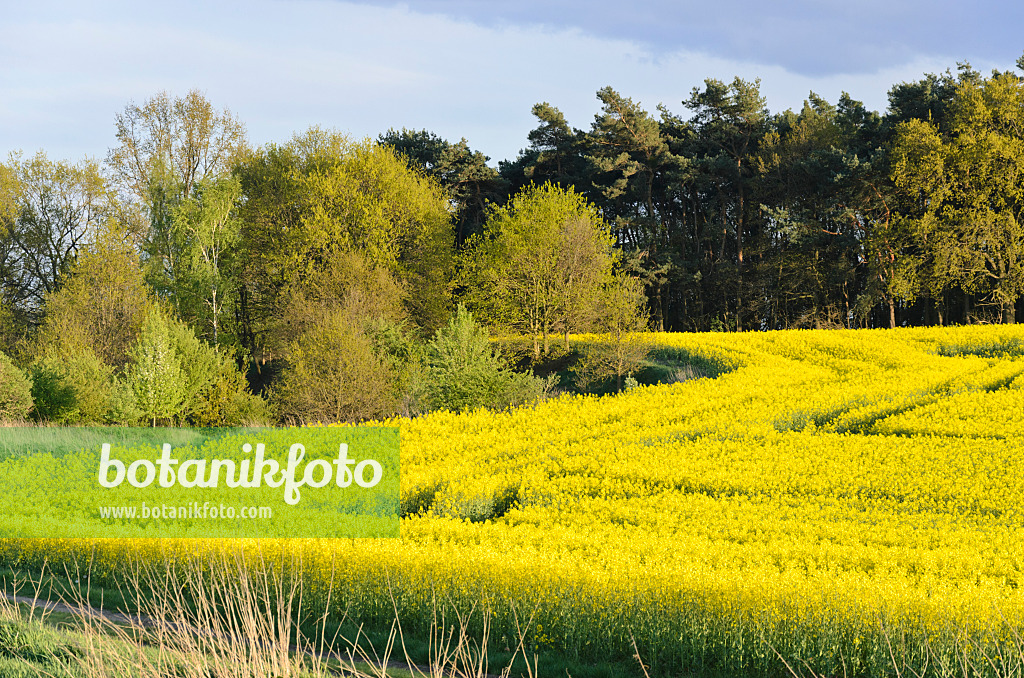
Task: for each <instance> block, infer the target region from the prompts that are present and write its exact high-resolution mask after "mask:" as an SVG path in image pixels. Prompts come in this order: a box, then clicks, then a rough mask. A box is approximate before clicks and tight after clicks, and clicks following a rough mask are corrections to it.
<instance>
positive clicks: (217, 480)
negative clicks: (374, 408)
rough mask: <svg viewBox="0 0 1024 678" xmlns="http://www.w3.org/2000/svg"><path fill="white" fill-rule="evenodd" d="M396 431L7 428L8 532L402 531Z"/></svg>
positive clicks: (0, 433) (3, 442)
mask: <svg viewBox="0 0 1024 678" xmlns="http://www.w3.org/2000/svg"><path fill="white" fill-rule="evenodd" d="M398 462H399V455H398V429H397V428H383V427H381V428H375V427H309V428H276V429H256V428H236V429H181V428H178V429H175V428H116V427H109V428H106V427H103V428H46V427H39V428H17V427H16V428H0V538H12V537H33V538H35V537H43V538H65V537H68V538H70V537H83V538H110V537H127V538H139V537H242V538H255V537H269V538H288V537H306V538H338V537H346V538H348V537H397V536H399V534H398V523H399V521H398V516H399V463H398Z"/></svg>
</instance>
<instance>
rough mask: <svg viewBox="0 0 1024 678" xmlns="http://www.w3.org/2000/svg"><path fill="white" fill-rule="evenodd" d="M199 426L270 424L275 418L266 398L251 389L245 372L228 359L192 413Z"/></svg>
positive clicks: (200, 394) (193, 421)
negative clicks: (254, 393)
mask: <svg viewBox="0 0 1024 678" xmlns="http://www.w3.org/2000/svg"><path fill="white" fill-rule="evenodd" d="M190 419H191V420H192V423H194V424H195V425H196V426H240V425H243V424H268V423H270V422H271V421H273V419H274V417H273V415H272V413H271V411H270V407H269V406H268V405H267V403H266V401H265V400H263V398H261V397H259V396H258V395H253V394H252V393H249V391H248V383H247V382H246V380H245V377H244V376H243V375H242V373H241V372H240V371H239V370H238V369H237V368H236V367H235V366H234V365H233V364H232V363H231V362H230V361H227V360H225V361H224V362H223V363H222V364H221V366H220V369H219V370H218V372H217V374H216V376H215V378H214V379H213V381H212V382H211V383H210V384H208V385H207V386H206V388H204V389H203V390H202V391H201V392H200V393H199V396H198V398H197V401H196V405H195V406H194V407H193V409H192V413H191V416H190Z"/></svg>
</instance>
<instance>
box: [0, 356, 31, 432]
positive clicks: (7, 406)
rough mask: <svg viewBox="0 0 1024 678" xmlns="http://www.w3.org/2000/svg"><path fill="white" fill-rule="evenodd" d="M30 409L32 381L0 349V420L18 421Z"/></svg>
mask: <svg viewBox="0 0 1024 678" xmlns="http://www.w3.org/2000/svg"><path fill="white" fill-rule="evenodd" d="M31 409H32V383H31V382H30V381H29V380H28V378H26V377H25V374H24V373H23V372H22V371H21V370H19V369H18V368H17V367H16V366H15V365H14V363H12V362H11V359H10V358H8V357H7V355H6V354H5V353H3V352H2V351H0V421H20V420H22V419H24V418H25V417H27V416H28V413H29V411H30V410H31Z"/></svg>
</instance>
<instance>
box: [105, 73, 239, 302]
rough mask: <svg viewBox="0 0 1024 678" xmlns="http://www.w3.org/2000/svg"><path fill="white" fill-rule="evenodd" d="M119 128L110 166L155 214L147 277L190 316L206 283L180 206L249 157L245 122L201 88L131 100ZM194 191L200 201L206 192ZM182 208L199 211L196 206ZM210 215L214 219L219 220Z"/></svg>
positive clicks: (147, 245)
mask: <svg viewBox="0 0 1024 678" xmlns="http://www.w3.org/2000/svg"><path fill="white" fill-rule="evenodd" d="M115 127H116V138H117V142H118V143H117V145H116V146H114V147H113V148H111V149H110V151H109V152H108V154H107V165H108V166H109V167H110V169H111V170H112V172H113V174H114V176H115V177H116V178H117V180H118V182H119V184H120V185H121V187H122V188H123V189H124V190H125V192H126V193H127V194H128V195H130V196H132V197H134V199H135V202H136V205H138V206H139V207H140V208H141V210H142V211H143V212H144V213H145V215H146V216H147V217H148V222H149V226H148V228H147V229H146V232H145V237H144V239H143V251H144V252H145V254H146V260H145V264H146V270H147V276H148V279H149V281H150V284H152V285H153V288H154V289H155V290H156V291H157V292H158V293H159V294H160V295H161V296H165V297H167V298H169V299H171V300H172V302H173V303H174V306H175V309H176V310H177V311H178V313H179V314H182V316H183V317H190V313H193V312H194V309H190V308H189V302H190V301H194V299H193V298H192V297H194V294H195V287H196V286H197V285H203V284H205V282H207V281H202V282H201V281H198V280H196V279H194V275H191V274H194V273H196V270H195V267H194V265H193V264H194V263H195V256H196V251H195V250H196V243H195V240H196V238H197V237H198V236H197V235H193V237H188V236H189V234H188V227H187V226H183V225H182V224H181V218H180V217H181V213H180V210H179V206H180V205H181V204H182V203H188V202H189V201H190V200H191V199H192V198H193V197H194V195H195V193H196V192H197V189H199V191H200V193H202V190H201V188H200V187H201V186H203V185H204V183H205V184H206V186H207V191H209V190H213V189H211V186H216V185H218V182H223V181H224V177H226V176H228V175H229V173H230V172H231V170H232V168H233V167H234V166H235V164H237V162H239V160H240V159H241V158H242V157H244V156H245V154H246V153H247V148H246V141H245V127H244V126H243V125H242V123H241V122H239V121H238V119H237V118H235V117H234V116H232V114H231V112H230V111H228V110H227V109H224V110H223V111H217V110H215V109H214V108H213V105H212V104H211V103H210V102H209V101H208V100H207V99H206V97H205V96H203V94H202V93H200V92H199V91H198V90H191V91H190V92H189V93H188V94H186V95H185V96H184V97H172V96H171V95H169V94H168V93H167V92H160V93H159V94H157V95H155V96H153V97H151V98H150V99H149V100H147V101H146V102H145V103H144V104H143V105H142V106H138V105H136V104H133V103H129V104H128V105H127V106H126V107H125V109H124V111H123V112H122V113H120V114H118V115H117V118H116V121H115ZM195 197H197V198H199V199H200V202H201V196H195ZM181 209H185V210H186V211H188V210H189V209H192V210H193V211H194V210H195V209H196V206H195V205H194V204H193V205H191V207H189V206H186V207H184V208H181ZM217 209H219V207H218V208H217ZM217 209H213V210H212V212H216V211H217ZM199 211H200V212H201V211H202V210H201V209H200V210H199ZM208 211H210V210H208ZM176 216H177V217H179V219H176V218H175V217H176ZM207 216H208V218H207V219H206V221H207V224H209V223H210V219H211V218H212V219H213V221H218V220H219V219H220V218H219V217H212V216H210V215H209V214H208V215H207ZM185 221H186V222H187V221H188V220H187V219H186V220H185ZM191 225H192V226H195V225H196V224H195V222H192V223H191ZM207 268H208V267H207ZM210 289H213V288H212V287H211V288H210ZM205 296H206V295H205V294H204V296H203V297H200V298H204V297H205ZM212 296H213V295H212V293H211V294H210V297H211V298H212ZM183 297H184V298H183ZM213 305H214V306H216V304H213ZM214 315H215V316H219V313H214Z"/></svg>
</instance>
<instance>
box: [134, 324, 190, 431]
mask: <svg viewBox="0 0 1024 678" xmlns="http://www.w3.org/2000/svg"><path fill="white" fill-rule="evenodd" d="M130 356H131V365H130V367H129V371H128V383H129V384H130V385H131V389H132V391H133V392H134V394H135V401H136V403H137V404H138V407H139V410H140V411H141V413H142V416H143V417H145V419H146V420H148V421H151V422H152V425H153V426H156V422H157V420H158V419H165V420H166V419H173V418H174V417H177V416H178V415H179V414H180V413H181V409H182V406H183V405H184V404H185V401H186V395H187V394H186V390H185V375H184V374H183V372H182V366H181V362H180V360H179V359H178V356H177V355H176V353H175V350H174V345H173V343H172V339H171V335H170V328H169V323H168V320H167V319H166V318H164V317H163V316H162V315H161V313H160V312H159V311H157V310H156V309H153V310H151V311H150V312H149V313H148V314H147V316H146V322H145V325H144V326H143V331H142V335H141V336H140V337H139V341H138V342H137V343H136V344H135V345H134V346H132V349H131V351H130Z"/></svg>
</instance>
